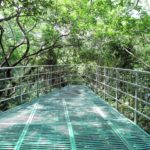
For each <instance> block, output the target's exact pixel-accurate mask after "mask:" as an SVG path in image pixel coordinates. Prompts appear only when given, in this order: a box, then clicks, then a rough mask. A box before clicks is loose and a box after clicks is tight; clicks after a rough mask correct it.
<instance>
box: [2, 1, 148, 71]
mask: <svg viewBox="0 0 150 150" xmlns="http://www.w3.org/2000/svg"><path fill="white" fill-rule="evenodd" d="M146 2H147V3H146ZM148 5H149V2H148V1H146V0H145V1H140V0H0V67H3V66H17V65H34V64H62V63H63V64H68V63H69V64H70V63H93V64H98V65H102V66H113V67H120V68H131V69H137V68H138V69H142V70H149V66H150V13H149V7H148Z"/></svg>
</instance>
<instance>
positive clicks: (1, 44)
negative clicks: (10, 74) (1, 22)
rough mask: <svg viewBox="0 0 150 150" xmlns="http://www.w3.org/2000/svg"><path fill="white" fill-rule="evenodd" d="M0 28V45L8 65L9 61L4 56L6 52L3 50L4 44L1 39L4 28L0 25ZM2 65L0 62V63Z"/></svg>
mask: <svg viewBox="0 0 150 150" xmlns="http://www.w3.org/2000/svg"><path fill="white" fill-rule="evenodd" d="M0 30H1V33H0V46H1V48H2V52H3V54H4V59H5V62H6V63H7V65H8V66H9V62H8V59H7V57H6V53H5V50H4V46H3V43H2V39H3V33H4V29H3V27H2V26H0ZM0 66H2V64H1V65H0Z"/></svg>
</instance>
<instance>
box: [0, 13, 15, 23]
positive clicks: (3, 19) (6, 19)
mask: <svg viewBox="0 0 150 150" xmlns="http://www.w3.org/2000/svg"><path fill="white" fill-rule="evenodd" d="M17 15H18V14H14V15H12V16H9V17H6V18H1V19H0V22H3V21H8V20H11V19H13V18H15V17H17Z"/></svg>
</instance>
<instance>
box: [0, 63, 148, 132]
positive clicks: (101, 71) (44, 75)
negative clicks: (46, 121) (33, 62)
mask: <svg viewBox="0 0 150 150" xmlns="http://www.w3.org/2000/svg"><path fill="white" fill-rule="evenodd" d="M68 84H86V85H88V86H89V87H91V89H93V90H94V91H95V92H97V94H99V95H100V96H101V97H102V98H103V99H104V100H106V101H107V102H109V103H110V104H111V105H112V106H114V107H116V109H117V110H119V111H120V112H121V113H123V114H124V115H125V116H127V117H128V118H129V119H131V120H132V121H134V122H135V123H138V124H139V123H140V125H141V126H143V127H144V128H145V130H150V72H147V71H136V70H130V69H121V68H110V67H101V66H96V65H95V66H94V65H43V66H19V67H4V68H0V109H1V110H6V109H9V108H10V107H13V106H16V105H19V104H22V103H24V102H26V101H30V100H32V99H33V98H34V97H38V96H39V95H42V94H44V93H47V92H49V91H51V90H53V89H55V88H61V87H63V86H66V85H68Z"/></svg>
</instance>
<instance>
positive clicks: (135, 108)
mask: <svg viewBox="0 0 150 150" xmlns="http://www.w3.org/2000/svg"><path fill="white" fill-rule="evenodd" d="M135 84H136V85H137V84H138V73H137V72H136V73H135ZM137 98H138V88H137V86H136V87H135V96H134V122H135V123H136V124H137Z"/></svg>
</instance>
